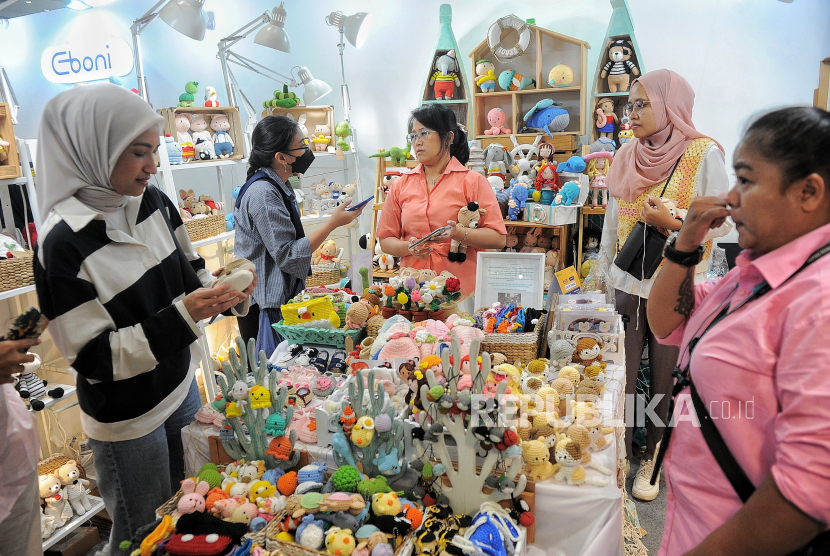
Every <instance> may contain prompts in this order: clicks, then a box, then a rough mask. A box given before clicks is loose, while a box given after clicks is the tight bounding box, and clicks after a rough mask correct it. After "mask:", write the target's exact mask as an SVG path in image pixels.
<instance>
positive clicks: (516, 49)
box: [487, 15, 533, 64]
mask: <svg viewBox="0 0 830 556" xmlns="http://www.w3.org/2000/svg"><path fill="white" fill-rule="evenodd" d="M505 29H515V30H516V32H518V33H519V42H517V43H516V44H514V45H503V44H502V43H501V35H502V32H503V31H504V30H505ZM532 37H533V34H532V33H531V32H530V27H529V26H528V24H527V23H526V22H525V21H524V20H523V19H519V18H518V17H516V16H515V15H508V16H505V17H502V18H500V19H498V20H497V21H496V22H495V23H494V24H493V25H491V26H490V30H489V31H488V33H487V42H488V43H489V45H490V51H491V52H492V53H493V56H495V57H496V59H497V60H498V61H499V62H501V63H502V64H506V63H508V62H512V61H513V60H515V59H516V58H518V57H520V56H521V55H522V54H524V53H525V52H527V49H528V48H529V47H530V40H531V38H532Z"/></svg>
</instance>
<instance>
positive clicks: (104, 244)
mask: <svg viewBox="0 0 830 556" xmlns="http://www.w3.org/2000/svg"><path fill="white" fill-rule="evenodd" d="M162 125H163V119H162V118H161V117H160V116H158V115H157V114H156V113H155V112H154V111H153V109H152V108H151V107H150V106H149V105H148V104H147V103H146V102H145V101H144V100H142V99H141V98H140V97H138V96H137V95H135V94H133V93H131V92H130V91H128V90H126V89H123V88H121V87H117V86H115V85H109V84H107V85H92V86H89V87H82V88H77V89H72V90H69V91H66V92H64V93H61V94H60V95H58V96H57V97H55V98H54V99H52V100H51V101H50V102H49V103H48V104H47V105H46V108H45V110H44V113H43V120H42V121H41V126H40V132H39V135H38V139H39V141H38V157H37V176H38V197H39V209H40V214H41V222H42V224H41V230H40V234H39V237H38V250H37V254H36V257H35V284H36V286H37V293H38V298H39V300H40V306H41V311H42V312H43V313H44V314H45V315H46V316H47V317H48V318H49V319H50V320H51V321H52V323H51V325H50V326H49V332H50V334H51V336H52V339H53V340H54V341H55V345H56V346H57V348H58V350H59V351H60V352H61V354H62V355H63V356H64V358H65V359H66V360H67V362H68V363H69V364H70V365H71V366H72V367H73V368H74V369H75V371H77V373H78V375H77V386H78V400H79V402H80V407H81V425H82V426H83V429H84V432H86V434H87V435H88V436H89V437H90V439H91V445H92V451H93V454H94V455H95V469H96V471H97V475H98V487H99V490H100V491H101V494H102V495H103V498H104V502H105V504H106V506H107V510H108V512H109V514H110V516H111V517H112V520H113V529H112V534H111V536H110V549H111V551H112V553H117V552H118V550H119V548H118V545H119V543H121V541H124V540H126V539H129V538H131V537H132V535H133V534H134V533H135V531H136V529H137V528H138V527H141V526H142V525H145V524H147V523H150V522H152V521H153V520H154V518H155V508H157V507H158V506H159V505H160V504H162V503H163V502H164V501H165V500H167V499H168V498H170V497H171V496H172V495H173V492H175V491H176V490H178V488H179V482H180V481H181V480H182V479H183V478H184V457H183V456H184V454H183V449H182V441H181V429H182V428H183V427H184V426H185V425H187V424H188V423H189V422H190V421H192V419H193V414H194V413H195V411H196V410H197V409H198V408H199V406H200V405H201V401H200V399H199V392H198V389H197V388H196V384H195V381H194V380H193V378H194V371H195V368H196V366H197V364H198V362H199V360H200V359H199V354H200V350H199V347H198V343H197V338H198V337H199V336H200V334H201V332H200V329H199V328H198V326H197V325H196V323H197V322H198V321H200V320H202V319H205V318H210V317H213V316H215V315H217V314H219V313H221V312H224V311H226V310H228V309H231V308H234V312H235V313H237V314H244V313H245V312H246V311H247V305H248V301H247V300H248V296H249V295H250V293H251V292H252V291H253V286H254V285H253V284H252V285H251V287H249V288H248V289H247V290H246V291H245V292H236V291H229V290H228V287H227V286H220V287H217V288H213V289H210V287H209V286H210V285H211V283H212V282H213V281H214V278H213V276H211V273H210V272H209V271H207V270H206V269H205V261H204V260H203V259H202V258H201V257H199V255H198V254H196V252H195V251H194V249H193V247H192V245H191V244H190V240H189V238H188V235H187V232H186V230H185V227H184V225H183V224H182V221H181V218H180V217H179V213H178V209H177V207H176V206H175V205H174V204H173V203H172V202H171V201H170V200H169V199H168V198H167V196H166V195H164V194H163V193H161V192H160V191H159V190H158V189H156V188H155V187H153V186H150V185H149V184H148V180H149V178H150V175H152V174H155V173H156V166H155V162H154V160H153V153H154V152H155V151H156V149H157V148H158V145H159V134H160V132H161V127H162Z"/></svg>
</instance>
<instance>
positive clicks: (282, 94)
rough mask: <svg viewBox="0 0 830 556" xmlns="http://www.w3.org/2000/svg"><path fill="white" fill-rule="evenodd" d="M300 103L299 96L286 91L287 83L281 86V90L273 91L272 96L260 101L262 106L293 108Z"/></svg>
mask: <svg viewBox="0 0 830 556" xmlns="http://www.w3.org/2000/svg"><path fill="white" fill-rule="evenodd" d="M299 104H300V97H298V96H297V94H296V93H291V92H289V91H288V85H283V86H282V91H280V90H279V89H277V90H276V91H274V98H272V99H269V100H266V101H265V102H263V103H262V107H263V108H294V107H295V106H298V105H299Z"/></svg>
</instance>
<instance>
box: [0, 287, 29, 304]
mask: <svg viewBox="0 0 830 556" xmlns="http://www.w3.org/2000/svg"><path fill="white" fill-rule="evenodd" d="M33 291H35V287H34V286H33V285H32V286H23V287H22V288H14V289H13V290H6V291H4V292H0V300H3V299H11V298H12V297H17V296H18V295H23V294H24V293H29V292H33Z"/></svg>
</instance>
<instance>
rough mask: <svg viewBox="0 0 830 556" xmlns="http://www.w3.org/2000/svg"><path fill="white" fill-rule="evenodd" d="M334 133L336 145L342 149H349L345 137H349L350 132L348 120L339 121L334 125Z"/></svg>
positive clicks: (344, 150)
mask: <svg viewBox="0 0 830 556" xmlns="http://www.w3.org/2000/svg"><path fill="white" fill-rule="evenodd" d="M334 134H335V135H336V136H337V147H338V148H339V149H340V150H341V151H343V152H347V151H348V150H349V148H350V147H349V143H348V141H346V137H349V136H350V135H351V134H352V128H351V127H349V122H340V123H339V124H337V125H336V126H335V127H334Z"/></svg>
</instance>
